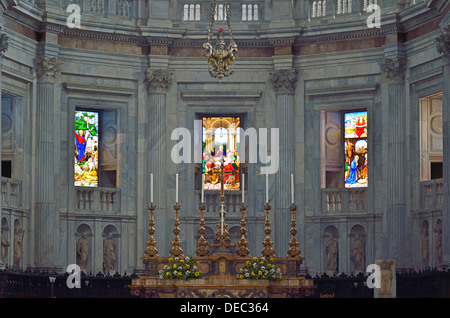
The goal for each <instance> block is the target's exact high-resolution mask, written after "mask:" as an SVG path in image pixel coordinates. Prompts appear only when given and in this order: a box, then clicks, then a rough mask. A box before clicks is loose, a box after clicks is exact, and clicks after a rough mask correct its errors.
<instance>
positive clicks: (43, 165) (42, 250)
mask: <svg viewBox="0 0 450 318" xmlns="http://www.w3.org/2000/svg"><path fill="white" fill-rule="evenodd" d="M35 63H36V64H35V70H36V76H37V89H36V91H37V96H36V107H37V109H36V117H37V118H36V142H37V145H36V182H35V184H36V212H35V213H36V240H35V244H36V245H35V251H36V266H37V267H38V268H41V269H51V268H53V267H55V265H56V264H55V263H54V261H55V260H59V212H58V208H57V207H56V206H55V191H56V188H55V181H56V180H55V178H54V173H55V171H54V162H53V158H54V147H55V145H54V129H53V127H54V125H55V122H54V112H55V105H59V103H58V101H57V100H56V99H55V81H56V79H57V78H58V77H59V75H60V72H61V63H62V61H61V60H59V59H58V58H57V57H49V56H46V55H41V56H37V58H36V61H35Z"/></svg>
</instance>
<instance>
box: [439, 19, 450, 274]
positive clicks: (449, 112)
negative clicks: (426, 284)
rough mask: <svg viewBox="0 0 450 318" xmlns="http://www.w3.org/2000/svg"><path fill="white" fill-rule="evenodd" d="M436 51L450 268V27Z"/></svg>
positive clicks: (444, 235) (445, 234)
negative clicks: (440, 84) (439, 79)
mask: <svg viewBox="0 0 450 318" xmlns="http://www.w3.org/2000/svg"><path fill="white" fill-rule="evenodd" d="M436 49H437V51H438V52H439V54H441V56H442V68H443V70H442V71H443V72H442V81H443V84H442V87H443V92H442V116H443V122H442V128H443V132H442V136H444V138H443V157H444V167H443V170H444V171H443V177H444V196H443V207H442V223H443V224H442V252H443V253H442V254H443V255H442V263H443V264H444V265H446V266H447V267H448V266H450V231H449V229H450V166H449V164H448V163H449V162H450V160H449V159H450V138H449V136H450V25H449V26H447V27H446V28H445V29H444V30H443V32H442V34H441V35H440V36H439V37H438V38H437V39H436Z"/></svg>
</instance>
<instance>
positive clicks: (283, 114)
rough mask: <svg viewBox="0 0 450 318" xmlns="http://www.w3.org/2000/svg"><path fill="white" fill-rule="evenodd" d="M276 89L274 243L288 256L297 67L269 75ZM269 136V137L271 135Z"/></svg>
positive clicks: (276, 250)
mask: <svg viewBox="0 0 450 318" xmlns="http://www.w3.org/2000/svg"><path fill="white" fill-rule="evenodd" d="M270 80H271V82H272V84H273V87H274V89H275V92H276V95H277V96H276V116H277V118H276V127H277V128H278V129H279V136H280V140H279V168H278V171H277V172H276V174H275V182H274V186H275V193H274V198H275V204H274V205H273V206H272V211H271V212H272V213H274V216H273V218H274V224H273V227H272V228H273V229H274V235H275V238H274V243H275V254H276V255H277V256H278V257H285V256H287V250H288V248H289V240H290V235H289V230H290V222H291V211H290V210H289V206H290V205H291V202H292V200H291V174H294V155H295V147H294V145H295V136H294V134H293V132H294V94H295V83H296V81H297V73H296V70H293V69H289V70H277V71H275V72H273V73H272V74H271V75H270ZM268 138H269V137H268Z"/></svg>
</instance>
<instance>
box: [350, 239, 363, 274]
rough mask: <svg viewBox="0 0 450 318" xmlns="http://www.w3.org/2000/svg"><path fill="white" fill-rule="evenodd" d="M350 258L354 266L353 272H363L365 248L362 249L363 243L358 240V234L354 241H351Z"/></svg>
mask: <svg viewBox="0 0 450 318" xmlns="http://www.w3.org/2000/svg"><path fill="white" fill-rule="evenodd" d="M351 257H352V258H353V264H354V265H355V271H357V272H364V257H365V248H364V243H363V241H362V240H361V239H360V238H359V234H358V233H356V235H355V240H354V241H353V248H352V251H351Z"/></svg>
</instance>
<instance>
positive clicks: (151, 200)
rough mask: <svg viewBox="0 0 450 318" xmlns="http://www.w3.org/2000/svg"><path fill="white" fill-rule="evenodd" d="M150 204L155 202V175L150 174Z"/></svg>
mask: <svg viewBox="0 0 450 318" xmlns="http://www.w3.org/2000/svg"><path fill="white" fill-rule="evenodd" d="M150 202H153V173H152V174H150Z"/></svg>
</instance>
